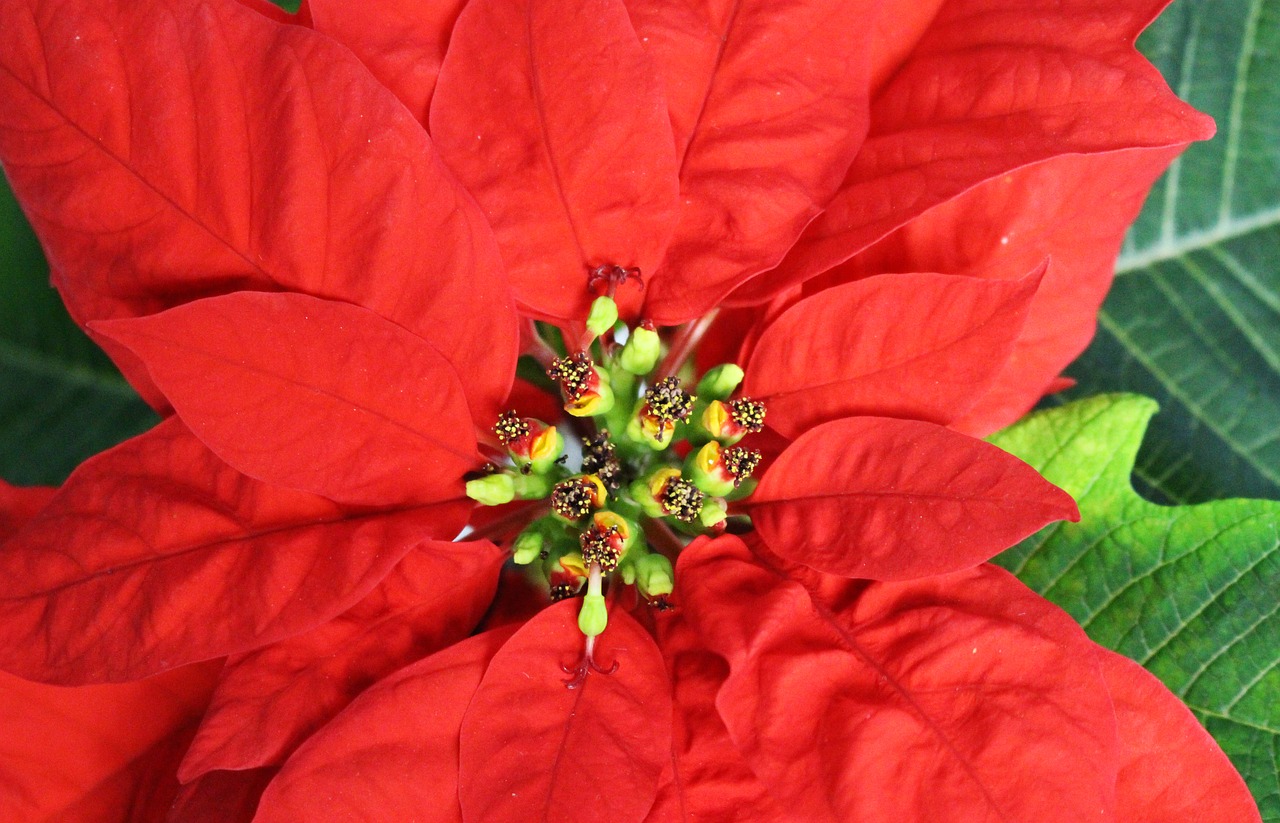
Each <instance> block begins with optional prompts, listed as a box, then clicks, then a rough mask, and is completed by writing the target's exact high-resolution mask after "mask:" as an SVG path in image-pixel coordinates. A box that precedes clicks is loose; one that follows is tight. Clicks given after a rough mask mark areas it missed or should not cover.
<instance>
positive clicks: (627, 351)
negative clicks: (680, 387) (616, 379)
mask: <svg viewBox="0 0 1280 823" xmlns="http://www.w3.org/2000/svg"><path fill="white" fill-rule="evenodd" d="M661 356H662V338H660V337H659V336H658V333H657V332H656V331H654V330H653V329H646V328H645V327H644V326H637V327H636V328H634V329H632V330H631V336H630V337H628V338H627V344H626V345H625V346H623V347H622V351H621V352H620V353H619V354H618V365H619V366H622V368H624V369H626V370H627V371H629V372H631V373H632V374H648V373H649V372H651V371H653V367H654V366H656V365H658V358H659V357H661Z"/></svg>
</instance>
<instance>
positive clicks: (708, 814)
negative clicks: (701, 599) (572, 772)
mask: <svg viewBox="0 0 1280 823" xmlns="http://www.w3.org/2000/svg"><path fill="white" fill-rule="evenodd" d="M677 573H679V572H677ZM658 637H659V640H660V643H659V645H660V646H661V648H662V653H663V657H664V658H665V659H666V662H667V672H668V674H669V675H670V677H671V684H672V699H673V701H674V707H673V708H674V720H675V722H674V723H673V728H672V740H671V758H670V762H669V763H668V764H667V768H666V770H665V771H664V773H663V779H662V781H661V783H660V784H659V787H658V798H657V800H656V801H654V804H653V809H651V810H650V812H649V816H648V817H646V818H645V823H668V821H670V823H693V821H697V823H739V821H741V820H742V810H743V809H750V810H751V818H750V819H751V823H789V821H791V820H793V819H794V818H792V817H791V816H789V815H788V814H786V813H785V812H784V811H782V809H780V808H779V807H778V805H777V803H775V802H774V800H773V798H772V797H771V796H770V795H769V793H768V791H767V790H766V788H765V785H764V784H763V783H762V782H760V780H759V779H758V778H757V777H756V776H755V774H754V773H753V772H752V771H751V768H750V766H748V765H747V762H746V761H745V760H744V759H743V757H742V753H741V752H739V751H738V750H737V748H735V747H734V745H733V741H732V740H731V739H730V738H729V732H728V730H727V729H725V727H724V722H723V721H722V720H721V719H720V715H719V714H717V712H716V706H715V698H716V693H717V692H719V690H720V687H721V686H722V685H723V684H724V681H725V678H726V677H728V675H729V667H728V666H727V665H726V664H725V662H724V661H723V660H722V659H720V658H719V657H717V656H716V655H714V654H711V653H709V652H707V651H706V650H705V648H703V647H702V644H701V642H700V641H699V640H698V638H697V636H696V635H695V634H694V632H693V631H692V630H691V629H690V628H689V626H688V624H687V621H685V620H684V619H683V618H682V617H681V616H680V613H679V612H678V611H677V612H669V613H667V614H665V615H662V616H660V617H659V618H658Z"/></svg>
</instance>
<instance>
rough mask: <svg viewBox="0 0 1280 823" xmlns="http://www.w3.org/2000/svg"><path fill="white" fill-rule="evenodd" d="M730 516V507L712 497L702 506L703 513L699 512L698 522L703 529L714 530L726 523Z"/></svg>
mask: <svg viewBox="0 0 1280 823" xmlns="http://www.w3.org/2000/svg"><path fill="white" fill-rule="evenodd" d="M728 516H729V509H728V506H726V505H725V502H724V501H723V500H721V499H720V498H718V497H711V498H708V499H707V500H706V502H704V503H703V504H702V511H700V512H698V522H699V523H701V524H702V526H703V528H707V529H714V528H715V527H716V526H719V525H720V524H721V523H723V522H724V521H725V519H726V518H727V517H728Z"/></svg>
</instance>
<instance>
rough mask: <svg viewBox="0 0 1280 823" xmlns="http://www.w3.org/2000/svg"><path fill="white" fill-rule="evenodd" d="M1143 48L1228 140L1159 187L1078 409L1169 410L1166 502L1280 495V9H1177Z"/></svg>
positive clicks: (1157, 469)
mask: <svg viewBox="0 0 1280 823" xmlns="http://www.w3.org/2000/svg"><path fill="white" fill-rule="evenodd" d="M1139 47H1140V48H1142V49H1143V51H1144V52H1145V53H1146V54H1147V56H1148V57H1149V58H1151V60H1152V62H1154V63H1155V64H1156V66H1157V67H1158V68H1159V69H1160V70H1161V72H1162V73H1163V74H1164V76H1165V78H1166V79H1167V80H1168V81H1169V84H1170V85H1171V86H1172V87H1173V89H1174V90H1175V91H1176V92H1177V93H1178V94H1179V95H1180V96H1181V97H1183V98H1184V99H1186V100H1188V101H1189V102H1191V103H1192V104H1193V105H1195V106H1196V107H1197V108H1200V109H1201V110H1203V111H1206V112H1208V113H1209V114H1211V115H1213V116H1214V118H1216V119H1217V121H1218V129H1219V133H1218V136H1217V137H1216V138H1215V139H1213V140H1211V141H1209V142H1207V143H1200V144H1196V145H1193V146H1192V147H1191V148H1190V149H1189V150H1188V151H1187V152H1186V153H1185V154H1184V155H1183V156H1182V157H1181V158H1179V159H1178V160H1177V161H1175V162H1174V164H1173V165H1172V166H1171V167H1170V170H1169V172H1168V173H1167V174H1166V175H1165V177H1164V178H1163V179H1162V180H1161V182H1159V183H1158V184H1157V185H1156V187H1155V189H1154V190H1153V192H1152V195H1151V198H1150V200H1149V201H1148V202H1147V206H1146V208H1145V209H1144V210H1143V212H1142V215H1141V217H1140V218H1139V220H1138V222H1137V223H1136V224H1135V226H1134V228H1133V230H1132V232H1131V233H1130V235H1129V237H1128V239H1127V241H1126V245H1125V248H1124V251H1123V253H1122V255H1121V257H1120V261H1119V265H1118V267H1117V277H1116V284H1115V287H1114V288H1113V290H1112V292H1111V296H1110V297H1109V299H1108V300H1107V302H1106V305H1105V306H1104V307H1103V309H1102V313H1101V315H1100V317H1099V330H1098V336H1097V338H1096V340H1095V342H1094V344H1093V345H1092V346H1091V347H1090V348H1089V350H1088V351H1087V352H1086V353H1085V354H1084V355H1083V357H1082V358H1081V359H1080V360H1079V361H1077V362H1076V363H1075V364H1073V365H1072V366H1071V367H1070V368H1069V369H1068V370H1067V373H1068V374H1069V375H1070V376H1072V377H1074V378H1076V379H1077V380H1078V381H1079V386H1078V387H1077V388H1076V389H1075V390H1074V391H1072V392H1071V393H1070V394H1069V395H1068V396H1069V397H1073V398H1074V397H1083V396H1087V395H1091V394H1096V393H1098V392H1101V391H1117V390H1124V391H1137V392H1141V393H1143V394H1147V395H1150V396H1152V397H1155V398H1157V399H1158V400H1159V402H1160V405H1161V408H1162V409H1163V410H1164V412H1163V413H1162V414H1161V415H1160V417H1159V418H1157V419H1156V421H1155V422H1154V423H1153V425H1152V429H1151V434H1150V437H1149V438H1148V441H1147V444H1146V445H1145V446H1144V448H1143V449H1142V451H1141V452H1140V453H1139V456H1138V465H1137V475H1138V478H1139V481H1140V483H1141V484H1142V488H1143V489H1144V490H1145V491H1148V492H1149V493H1152V495H1153V496H1154V497H1155V498H1156V499H1163V500H1168V501H1170V502H1197V501H1202V500H1210V499H1217V498H1222V497H1232V496H1245V497H1267V498H1280V256H1278V255H1277V250H1280V0H1178V2H1176V3H1175V4H1174V5H1173V6H1172V7H1171V8H1169V9H1168V10H1167V11H1166V12H1165V13H1164V15H1163V16H1161V17H1160V19H1158V20H1157V21H1156V23H1155V24H1154V25H1153V26H1152V27H1151V28H1150V29H1149V30H1148V31H1147V32H1146V33H1145V34H1144V35H1143V37H1142V39H1141V40H1140V41H1139Z"/></svg>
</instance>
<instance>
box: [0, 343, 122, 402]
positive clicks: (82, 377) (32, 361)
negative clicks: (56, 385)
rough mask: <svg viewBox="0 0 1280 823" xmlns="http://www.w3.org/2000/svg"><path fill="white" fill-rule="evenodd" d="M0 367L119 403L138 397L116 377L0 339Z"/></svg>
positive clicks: (106, 372)
mask: <svg viewBox="0 0 1280 823" xmlns="http://www.w3.org/2000/svg"><path fill="white" fill-rule="evenodd" d="M3 366H10V367H13V368H18V369H22V370H24V371H28V372H33V373H35V374H38V375H43V376H45V377H47V378H49V379H51V380H60V381H63V382H66V383H73V384H78V385H83V386H87V387H90V388H92V389H94V390H97V391H101V392H104V393H107V394H112V395H115V396H117V397H119V398H121V399H133V398H136V397H137V394H136V393H135V392H134V390H133V388H132V387H130V386H129V384H128V383H127V382H125V380H124V378H122V377H120V376H119V375H117V374H113V373H111V372H108V371H104V370H99V369H95V368H93V367H91V366H86V365H84V364H83V363H77V362H74V361H72V360H68V359H64V358H61V357H58V356H56V355H52V354H48V353H46V352H41V351H37V350H34V349H29V348H24V347H22V346H19V345H17V344H15V343H12V342H11V341H8V340H3V339H0V367H3Z"/></svg>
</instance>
